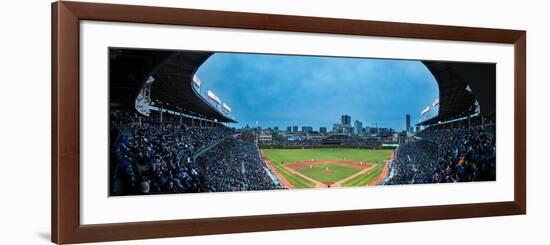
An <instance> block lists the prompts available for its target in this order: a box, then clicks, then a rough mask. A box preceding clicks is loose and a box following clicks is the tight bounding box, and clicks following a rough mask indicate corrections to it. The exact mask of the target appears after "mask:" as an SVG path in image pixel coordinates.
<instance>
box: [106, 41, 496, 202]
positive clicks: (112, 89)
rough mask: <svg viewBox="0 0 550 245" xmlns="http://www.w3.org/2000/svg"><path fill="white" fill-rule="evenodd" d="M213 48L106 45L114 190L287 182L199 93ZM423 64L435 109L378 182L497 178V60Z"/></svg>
mask: <svg viewBox="0 0 550 245" xmlns="http://www.w3.org/2000/svg"><path fill="white" fill-rule="evenodd" d="M212 54H213V53H212V52H197V51H159V50H146V49H123V48H111V49H110V50H109V83H110V84H109V98H110V102H109V103H110V161H109V162H110V166H109V171H110V195H111V196H120V195H146V194H163V193H195V192H220V191H243V190H273V189H281V188H285V187H283V186H284V185H282V184H281V183H280V181H281V179H280V178H278V177H277V173H275V172H273V169H272V168H270V166H268V165H267V164H266V162H265V161H264V160H263V159H262V156H261V151H260V149H259V148H258V140H257V139H256V136H253V135H251V137H249V135H247V134H241V132H238V131H236V130H234V129H233V128H231V127H230V126H229V125H231V124H232V123H236V122H237V120H236V119H235V118H234V117H233V116H232V113H231V110H232V109H231V107H230V105H228V104H227V103H225V102H224V101H223V100H222V98H219V97H218V96H216V94H215V93H214V91H207V93H201V85H202V81H201V80H200V78H198V77H197V76H196V74H195V73H196V71H197V69H198V68H199V67H200V66H201V65H202V64H203V63H204V62H205V61H206V60H207V59H208V58H209V57H210V56H211V55H212ZM423 63H424V64H425V65H426V67H427V68H428V70H429V71H430V72H431V73H432V74H433V75H434V77H435V78H436V81H437V83H438V86H439V99H438V101H437V107H438V108H437V109H438V113H437V115H436V116H434V117H431V118H427V119H426V120H423V121H421V122H419V123H418V124H417V126H421V127H423V130H422V131H421V132H417V133H416V135H414V136H413V137H410V138H409V139H408V140H407V142H406V143H404V144H400V145H399V147H398V148H397V149H396V152H395V154H394V156H395V157H394V158H393V160H391V162H390V164H389V171H390V174H389V175H388V177H387V178H386V179H384V181H383V182H382V183H383V184H412V183H434V182H460V181H478V180H494V179H495V155H496V153H495V138H494V137H495V136H494V129H495V93H494V91H495V87H496V86H495V66H494V65H487V64H465V63H452V62H427V61H426V62H423ZM434 106H435V103H434ZM434 109H435V108H434ZM270 139H271V138H270ZM382 143H383V141H382V140H380V139H378V140H358V138H353V137H350V136H349V135H330V136H327V137H320V136H318V137H310V138H308V137H307V135H305V138H304V139H303V140H296V141H284V142H281V141H278V140H276V139H272V140H271V141H270V143H269V144H271V146H278V145H282V146H284V147H307V146H313V147H317V146H334V145H337V146H342V147H356V148H368V147H372V148H377V147H381V146H382Z"/></svg>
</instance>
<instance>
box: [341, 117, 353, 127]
mask: <svg viewBox="0 0 550 245" xmlns="http://www.w3.org/2000/svg"><path fill="white" fill-rule="evenodd" d="M342 125H347V126H351V116H349V115H342Z"/></svg>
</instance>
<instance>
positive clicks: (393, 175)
mask: <svg viewBox="0 0 550 245" xmlns="http://www.w3.org/2000/svg"><path fill="white" fill-rule="evenodd" d="M423 63H424V64H425V65H426V67H427V68H428V69H429V70H430V72H431V73H432V74H433V75H434V77H435V79H436V81H437V83H438V86H439V99H438V100H437V101H436V102H434V104H433V105H432V108H430V107H427V109H426V110H424V111H423V112H422V113H423V114H424V113H425V112H426V111H428V110H430V109H436V108H437V107H438V108H437V109H438V113H437V115H435V116H433V117H431V118H427V119H425V120H423V121H421V122H419V123H418V124H417V126H422V127H423V128H424V129H423V130H422V131H420V132H417V133H416V135H415V136H414V137H412V138H411V139H410V140H408V142H407V143H405V144H401V145H400V146H399V147H398V148H397V149H396V154H395V155H396V157H395V159H394V160H393V161H392V162H391V164H390V175H389V177H388V178H387V179H386V180H385V181H384V184H415V183H445V182H465V181H493V180H495V179H496V165H495V164H496V139H495V127H496V125H495V122H496V113H495V112H496V106H495V104H496V102H495V101H496V95H495V87H496V79H495V75H496V66H495V65H494V64H481V63H453V62H431V61H430V62H423Z"/></svg>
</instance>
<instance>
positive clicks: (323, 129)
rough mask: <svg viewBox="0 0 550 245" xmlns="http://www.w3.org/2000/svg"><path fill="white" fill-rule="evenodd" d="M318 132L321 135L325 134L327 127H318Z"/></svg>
mask: <svg viewBox="0 0 550 245" xmlns="http://www.w3.org/2000/svg"><path fill="white" fill-rule="evenodd" d="M319 133H321V134H323V135H325V134H327V127H320V128H319Z"/></svg>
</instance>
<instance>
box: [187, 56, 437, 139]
mask: <svg viewBox="0 0 550 245" xmlns="http://www.w3.org/2000/svg"><path fill="white" fill-rule="evenodd" d="M196 74H197V76H198V77H199V78H200V79H201V80H202V81H203V83H202V85H201V86H202V88H201V91H202V93H205V91H208V90H211V91H213V92H215V93H216V95H218V96H219V97H220V98H221V100H222V101H223V102H224V103H227V104H228V105H229V106H231V108H232V109H233V110H232V115H233V116H234V117H235V118H236V120H237V121H238V123H236V124H231V125H230V126H232V127H236V128H242V127H244V126H245V125H247V124H248V125H249V126H251V127H253V126H255V125H256V121H258V123H259V124H260V125H261V126H262V127H263V128H268V127H272V128H273V127H279V128H286V127H287V126H299V127H302V126H311V127H314V128H316V129H318V128H319V127H327V128H329V129H332V126H333V124H334V123H337V122H338V121H339V120H338V119H339V118H340V117H341V116H342V115H346V114H347V115H351V116H352V119H351V120H352V123H353V121H355V120H359V121H361V122H363V126H368V127H373V126H374V124H377V125H378V127H388V128H393V129H395V130H396V131H401V130H404V129H405V124H404V122H403V118H404V116H405V114H410V115H411V122H412V124H415V123H416V122H417V121H418V120H419V119H420V112H421V111H422V109H424V108H425V107H426V106H427V105H430V104H431V103H432V102H433V101H434V100H435V99H436V98H438V96H439V89H438V86H437V83H436V82H435V79H434V78H433V76H432V74H431V73H430V72H429V71H428V69H427V68H426V67H425V66H424V65H423V64H422V63H421V62H419V61H409V60H384V59H365V58H336V57H316V56H289V55H266V54H238V53H215V54H214V55H212V56H211V57H210V58H209V59H208V60H207V61H206V62H205V63H204V64H203V65H202V66H201V67H200V68H199V70H198V71H197V73H196Z"/></svg>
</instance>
